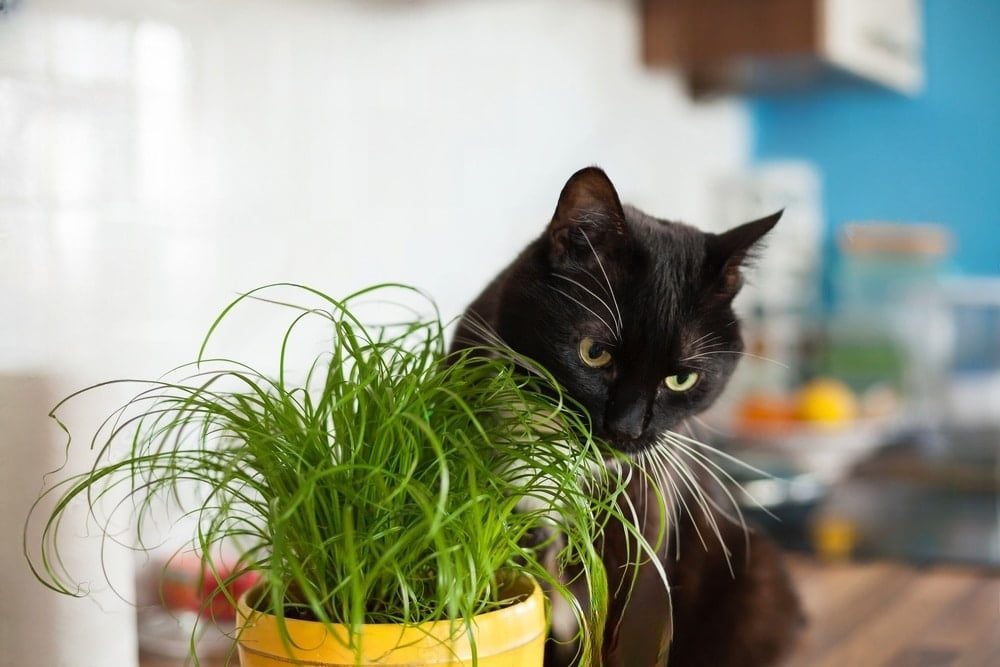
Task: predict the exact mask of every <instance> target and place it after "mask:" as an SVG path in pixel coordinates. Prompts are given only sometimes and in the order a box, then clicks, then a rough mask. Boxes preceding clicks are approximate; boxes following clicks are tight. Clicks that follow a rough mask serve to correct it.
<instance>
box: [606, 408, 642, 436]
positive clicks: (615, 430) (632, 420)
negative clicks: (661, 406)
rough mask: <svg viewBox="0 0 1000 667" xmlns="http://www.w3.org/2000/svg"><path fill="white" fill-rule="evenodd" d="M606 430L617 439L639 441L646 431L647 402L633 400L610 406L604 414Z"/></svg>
mask: <svg viewBox="0 0 1000 667" xmlns="http://www.w3.org/2000/svg"><path fill="white" fill-rule="evenodd" d="M604 430H605V431H607V433H608V435H609V436H611V437H612V438H615V439H621V440H636V439H638V438H639V436H641V435H642V432H643V431H645V430H646V405H645V401H640V400H633V401H629V402H628V403H625V404H619V405H612V406H609V408H608V410H607V411H606V412H605V413H604Z"/></svg>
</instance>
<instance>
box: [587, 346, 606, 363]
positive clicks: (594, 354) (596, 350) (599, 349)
mask: <svg viewBox="0 0 1000 667" xmlns="http://www.w3.org/2000/svg"><path fill="white" fill-rule="evenodd" d="M602 354H604V346H603V345H601V344H600V343H591V344H590V349H589V350H587V356H588V357H590V358H591V359H597V358H598V357H600V356H601V355H602Z"/></svg>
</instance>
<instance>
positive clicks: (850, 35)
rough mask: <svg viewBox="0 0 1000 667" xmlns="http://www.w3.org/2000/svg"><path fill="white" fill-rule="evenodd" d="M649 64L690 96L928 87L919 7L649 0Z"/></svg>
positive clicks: (881, 0) (831, 1)
mask: <svg viewBox="0 0 1000 667" xmlns="http://www.w3.org/2000/svg"><path fill="white" fill-rule="evenodd" d="M642 32H643V57H644V59H645V61H646V63H647V64H648V65H650V66H664V65H666V66H676V67H679V68H680V69H681V70H682V71H683V72H684V74H685V76H686V78H687V80H688V83H689V85H690V87H691V90H692V92H693V93H694V94H695V95H705V94H712V93H720V92H761V91H772V90H788V89H802V88H808V87H813V86H817V85H826V84H831V83H849V84H855V85H856V84H861V83H867V84H874V85H876V86H881V87H884V88H888V89H891V90H895V91H899V92H902V93H907V94H914V93H917V92H919V91H920V89H921V87H922V85H923V78H924V74H923V36H922V4H921V1H920V0H878V1H877V2H875V1H872V0H644V2H643V13H642Z"/></svg>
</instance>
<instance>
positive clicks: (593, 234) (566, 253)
mask: <svg viewBox="0 0 1000 667" xmlns="http://www.w3.org/2000/svg"><path fill="white" fill-rule="evenodd" d="M547 236H548V241H549V254H550V257H551V259H552V260H553V261H554V262H556V263H557V264H562V263H565V262H570V263H576V264H580V265H584V266H586V265H588V264H592V263H594V262H595V261H600V260H599V259H598V258H599V257H601V256H604V257H608V256H611V255H614V254H615V253H616V252H617V251H618V250H619V249H621V248H622V247H623V246H624V244H625V243H626V239H627V237H628V234H627V231H626V228H625V211H624V210H623V209H622V204H621V201H620V200H619V199H618V192H617V191H616V190H615V186H614V185H612V183H611V179H609V178H608V175H607V174H605V173H604V171H602V170H601V169H599V168H597V167H586V168H585V169H581V170H580V171H578V172H576V173H575V174H573V175H572V176H570V178H569V180H568V181H566V185H565V186H563V189H562V192H561V193H560V194H559V203H558V205H557V206H556V211H555V213H554V214H553V215H552V222H550V223H549V227H548V230H547Z"/></svg>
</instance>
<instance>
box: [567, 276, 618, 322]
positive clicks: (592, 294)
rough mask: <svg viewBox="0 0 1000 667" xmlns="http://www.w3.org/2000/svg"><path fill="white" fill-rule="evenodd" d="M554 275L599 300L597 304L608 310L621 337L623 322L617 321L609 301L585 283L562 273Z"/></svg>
mask: <svg viewBox="0 0 1000 667" xmlns="http://www.w3.org/2000/svg"><path fill="white" fill-rule="evenodd" d="M552 275H553V276H555V277H556V278H559V279H561V280H566V281H568V282H571V283H573V284H574V285H576V286H577V287H579V288H580V289H582V290H584V291H585V292H586V293H587V294H589V295H590V296H592V297H594V298H595V299H597V302H598V303H600V304H601V305H602V306H604V307H605V308H606V309H607V311H608V315H610V316H611V321H612V322H614V323H615V328H616V329H617V331H618V334H619V335H621V330H622V323H621V321H619V320H617V319H615V313H614V311H613V310H611V306H609V305H608V302H607V301H605V300H604V299H602V298H601V297H599V296H598V295H597V294H596V293H595V292H594V291H593V290H592V289H590V288H589V287H587V286H586V285H584V284H583V283H581V282H580V281H578V280H574V279H573V278H570V277H569V276H564V275H563V274H561V273H553V274H552Z"/></svg>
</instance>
